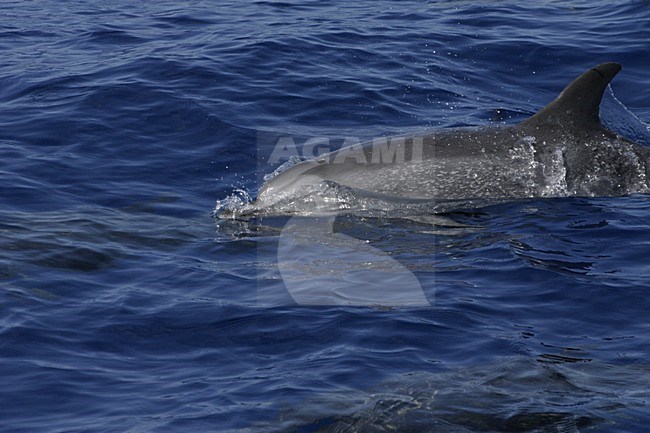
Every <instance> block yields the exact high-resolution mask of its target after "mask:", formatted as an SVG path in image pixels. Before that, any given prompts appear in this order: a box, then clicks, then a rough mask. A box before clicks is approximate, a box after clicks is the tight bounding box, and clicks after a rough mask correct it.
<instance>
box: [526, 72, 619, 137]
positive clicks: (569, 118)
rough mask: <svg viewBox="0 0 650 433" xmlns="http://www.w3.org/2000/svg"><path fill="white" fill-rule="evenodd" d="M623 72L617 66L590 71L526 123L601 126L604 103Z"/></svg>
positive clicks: (574, 81)
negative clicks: (605, 95) (608, 87)
mask: <svg viewBox="0 0 650 433" xmlns="http://www.w3.org/2000/svg"><path fill="white" fill-rule="evenodd" d="M620 70H621V65H620V64H618V63H613V62H611V63H603V64H601V65H598V66H595V67H593V68H591V69H589V70H588V71H587V72H585V73H583V74H582V75H580V76H579V77H578V78H576V79H575V80H573V81H572V82H571V83H569V85H568V86H566V88H565V89H564V90H563V91H562V93H560V94H559V95H558V97H557V98H555V99H554V100H553V101H551V102H550V103H549V104H548V105H547V106H546V107H544V108H542V109H541V110H540V111H539V112H538V113H537V114H535V115H534V116H533V117H531V118H530V119H528V120H526V121H524V123H525V124H528V125H536V124H540V123H544V124H573V125H575V124H591V125H600V118H599V111H600V101H601V99H602V98H603V93H604V92H605V89H606V88H607V85H608V84H609V82H610V81H612V79H613V78H614V77H615V76H616V74H618V72H619V71H620Z"/></svg>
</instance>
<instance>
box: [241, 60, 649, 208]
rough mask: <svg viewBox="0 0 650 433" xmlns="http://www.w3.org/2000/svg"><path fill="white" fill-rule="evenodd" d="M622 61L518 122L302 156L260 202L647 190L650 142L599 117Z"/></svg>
mask: <svg viewBox="0 0 650 433" xmlns="http://www.w3.org/2000/svg"><path fill="white" fill-rule="evenodd" d="M620 70H621V65H620V64H618V63H603V64H600V65H598V66H595V67H593V68H591V69H589V70H587V71H586V72H584V73H583V74H582V75H580V76H579V77H578V78H576V79H575V80H573V81H572V82H571V83H570V84H569V85H568V86H567V87H566V88H565V89H564V90H563V91H562V92H561V93H560V94H559V96H558V97H557V98H555V99H554V100H553V101H552V102H550V103H549V104H548V105H546V106H545V107H544V108H543V109H541V110H540V111H539V112H537V113H536V114H535V115H533V116H532V117H530V118H528V119H526V120H524V121H523V122H521V123H518V124H515V125H498V126H486V127H476V128H454V129H442V130H438V131H435V132H428V133H425V134H419V135H418V134H415V135H410V136H404V137H393V138H390V139H382V140H374V141H372V142H369V143H365V144H358V145H354V146H351V147H345V148H341V149H339V150H337V151H334V152H331V153H328V154H326V155H322V156H319V157H318V158H316V159H311V160H306V161H303V162H300V163H298V164H296V165H294V166H292V167H290V168H288V169H287V170H285V171H282V172H280V173H279V174H277V175H276V176H274V177H272V178H271V179H270V180H268V181H267V182H266V183H265V184H264V185H263V186H262V187H261V188H260V190H259V192H258V196H257V200H256V201H255V202H254V203H253V207H254V208H255V209H256V210H257V211H264V210H265V209H266V210H270V212H271V213H290V214H291V213H293V214H296V213H300V212H303V213H309V210H310V209H311V207H316V208H318V206H322V205H323V203H322V201H321V202H319V201H318V200H315V197H316V196H318V195H323V192H324V190H326V189H328V188H329V189H331V188H333V187H335V188H338V190H339V195H340V189H341V188H343V189H344V190H345V189H349V191H353V192H359V191H362V192H363V193H365V194H369V195H370V196H375V197H380V198H382V197H384V198H394V199H398V200H412V201H418V200H425V201H426V200H438V201H444V200H467V199H497V200H512V199H520V198H529V197H558V196H619V195H626V194H630V193H635V192H647V191H648V176H649V173H648V168H649V167H650V162H649V158H650V151H649V150H648V149H646V148H645V147H643V146H641V145H640V144H637V143H635V142H632V141H630V140H628V139H626V138H623V137H621V136H619V135H618V134H616V133H614V132H612V131H610V130H608V129H607V128H605V127H604V126H603V125H602V124H601V121H600V117H599V111H600V103H601V99H602V97H603V93H604V92H605V89H606V88H607V86H608V84H609V83H610V81H611V80H612V79H613V78H614V76H615V75H616V74H617V73H618V72H619V71H620ZM325 195H326V194H325ZM315 203H318V206H317V205H316V204H315ZM330 204H331V203H330ZM297 205H298V206H297ZM312 205H313V206H312ZM310 206H311V207H310ZM336 206H339V208H344V207H345V206H346V204H345V201H344V200H342V201H340V202H335V203H334V207H336ZM296 209H297V210H296ZM305 210H307V211H305Z"/></svg>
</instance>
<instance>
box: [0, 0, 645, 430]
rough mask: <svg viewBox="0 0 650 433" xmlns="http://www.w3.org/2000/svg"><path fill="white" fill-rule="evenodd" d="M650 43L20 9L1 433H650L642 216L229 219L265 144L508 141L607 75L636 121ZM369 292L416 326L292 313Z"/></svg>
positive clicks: (577, 8) (616, 16) (272, 16)
mask: <svg viewBox="0 0 650 433" xmlns="http://www.w3.org/2000/svg"><path fill="white" fill-rule="evenodd" d="M649 34H650V3H649V2H647V1H642V0H633V1H625V2H618V3H616V4H612V3H611V2H606V1H602V0H598V1H545V2H530V3H522V2H514V1H509V0H506V1H499V2H493V3H492V4H487V3H484V2H467V1H440V2H429V3H426V2H416V1H403V2H390V1H368V0H361V1H356V2H342V1H341V2H338V1H329V0H326V1H310V0H297V1H286V2H282V1H251V2H239V1H220V2H208V1H200V0H199V1H192V2H172V1H161V2H130V1H123V0H118V1H114V2H110V3H104V2H46V1H39V0H37V1H33V2H23V1H15V2H11V1H4V2H2V7H1V9H0V50H1V51H2V53H3V56H2V61H0V155H1V156H2V157H1V158H0V187H1V194H0V287H1V289H2V290H0V296H1V297H0V371H1V372H2V391H0V430H2V431H6V432H194V431H196V432H247V433H252V432H275V431H277V432H296V433H297V432H300V433H303V432H384V431H385V432H388V431H390V432H395V431H397V432H474V431H481V432H560V431H561V432H578V431H580V432H582V431H594V432H640V431H645V430H646V429H647V424H648V422H649V421H650V407H649V402H650V364H649V362H648V355H649V352H650V334H649V331H650V321H649V320H648V312H649V311H650V300H648V299H649V296H648V294H649V290H648V281H649V280H650V267H648V264H647V262H648V257H649V256H650V198H649V197H648V196H647V195H635V196H630V197H618V198H558V199H545V200H541V199H539V200H535V199H531V200H527V201H522V202H514V203H505V204H500V205H494V206H489V207H487V208H482V209H473V210H468V211H464V212H461V213H456V214H454V215H451V219H452V220H453V221H455V222H457V223H460V224H462V225H463V226H462V227H456V228H447V229H440V228H437V227H434V226H431V225H430V224H425V223H422V222H417V221H394V220H385V219H377V218H375V219H373V218H352V217H342V218H339V219H337V220H336V221H334V222H333V223H332V224H333V225H332V226H331V230H330V234H331V232H336V233H338V235H337V236H336V237H331V236H330V237H319V235H318V234H317V233H316V234H314V232H313V231H311V232H310V231H309V230H307V231H306V232H305V231H304V230H303V229H304V228H305V227H307V228H309V227H315V226H312V225H310V224H311V222H310V223H308V224H307V225H305V223H304V221H302V220H300V221H299V220H296V221H293V222H291V221H287V220H286V219H280V220H272V221H266V222H264V223H263V224H261V225H250V224H248V223H240V222H237V221H222V220H218V219H214V218H213V216H212V211H213V209H214V208H215V202H216V201H217V200H219V201H221V202H223V201H224V200H234V197H240V198H241V199H242V200H243V201H246V200H247V197H248V196H249V195H254V194H255V192H256V190H257V188H258V187H259V186H260V184H261V182H262V180H263V176H264V175H266V174H268V173H271V172H272V171H273V170H275V168H277V165H272V164H267V163H266V161H268V155H269V154H270V153H271V152H272V150H273V148H272V147H273V144H274V143H273V142H272V141H269V140H267V139H261V138H260V137H268V136H279V135H291V136H295V137H300V138H301V139H306V138H309V137H333V140H334V141H336V140H339V141H341V140H342V139H343V138H344V137H356V138H359V139H370V138H373V137H378V136H385V135H390V134H400V133H406V132H410V131H415V130H420V129H424V128H437V127H450V126H461V125H484V124H489V123H494V122H515V121H518V120H521V119H523V118H525V117H527V116H529V115H531V114H532V113H534V112H535V111H537V110H538V109H539V108H540V107H542V106H543V105H544V104H546V103H548V102H549V101H550V100H552V99H553V98H554V97H555V96H556V95H557V93H558V92H559V91H561V90H562V88H563V87H564V85H566V84H567V83H568V82H569V81H570V80H572V79H573V78H575V77H576V76H577V75H578V74H580V73H581V72H583V71H584V70H586V69H588V68H590V67H592V66H594V65H596V64H599V63H602V62H605V61H618V62H620V63H622V65H623V67H624V69H623V71H622V72H621V73H620V74H619V75H618V76H617V77H616V78H615V80H614V82H613V84H612V88H613V91H614V94H615V95H616V97H617V98H618V99H619V100H620V101H621V102H622V103H623V104H624V105H625V107H627V109H629V110H630V112H632V113H634V114H635V115H636V116H638V118H639V119H641V121H642V122H647V121H648V120H649V119H650V104H648V96H649V95H650V91H649V89H648V88H649V85H650V55H649V54H650V51H649V49H648V42H647V41H648V35H649ZM613 110H614V113H610V114H611V119H614V120H613V121H614V123H616V119H623V118H624V117H625V116H624V113H622V109H620V110H621V112H616V109H615V108H614V109H613ZM610 122H612V120H610ZM621 122H622V120H621ZM334 141H333V142H334ZM328 224H329V222H328ZM314 236H315V237H314ZM333 239H334V240H335V241H336V242H338V243H330V244H328V243H327V242H329V241H332V242H334V240H333ZM325 241H327V242H325ZM364 284H365V285H366V286H372V287H376V288H377V289H378V290H384V291H385V292H386V293H397V294H403V295H404V296H407V297H408V296H410V295H409V293H410V292H409V290H411V289H413V288H416V289H418V290H420V291H419V292H418V293H419V294H418V296H422V297H423V298H418V299H424V300H425V302H424V303H417V305H415V306H413V305H412V306H401V307H400V306H391V305H388V306H386V305H373V303H372V302H365V304H367V305H346V302H344V301H345V299H343V300H342V299H337V298H336V297H335V298H332V299H329V300H328V299H326V300H325V301H324V302H320V303H318V305H305V304H304V303H301V302H296V293H297V292H296V291H299V290H301V289H302V288H304V287H312V288H322V287H327V288H334V289H333V290H334V292H333V293H336V291H337V290H339V289H341V290H343V289H345V288H346V287H358V286H364ZM361 304H364V302H361ZM389 304H390V302H389ZM396 304H399V302H396Z"/></svg>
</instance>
